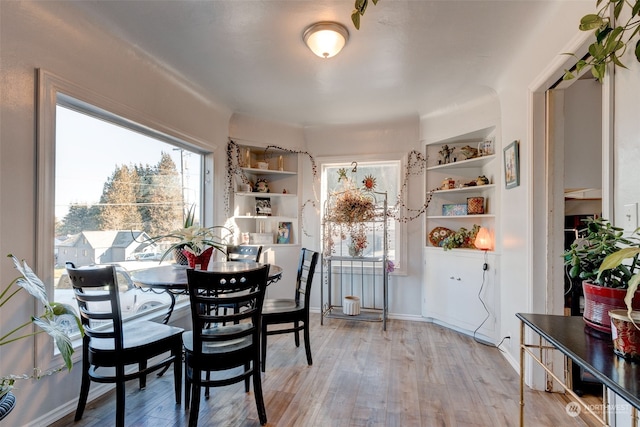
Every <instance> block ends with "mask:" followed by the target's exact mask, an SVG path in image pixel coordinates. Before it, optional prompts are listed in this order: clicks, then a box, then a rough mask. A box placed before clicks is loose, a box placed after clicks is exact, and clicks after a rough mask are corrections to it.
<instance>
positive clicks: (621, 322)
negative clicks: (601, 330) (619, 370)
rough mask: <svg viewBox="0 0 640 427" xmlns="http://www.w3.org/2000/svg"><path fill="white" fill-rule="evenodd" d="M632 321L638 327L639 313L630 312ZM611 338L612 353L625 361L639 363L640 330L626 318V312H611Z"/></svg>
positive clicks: (639, 322)
mask: <svg viewBox="0 0 640 427" xmlns="http://www.w3.org/2000/svg"><path fill="white" fill-rule="evenodd" d="M631 316H632V317H633V321H634V322H635V323H636V325H638V326H639V327H640V313H639V312H635V311H634V312H632V313H631ZM609 317H611V326H612V328H611V338H612V339H613V352H614V353H615V354H617V355H618V356H621V357H624V358H625V359H633V360H639V361H640V330H638V328H637V327H636V326H635V325H634V324H633V322H631V320H630V319H629V317H628V316H627V310H611V311H610V312H609Z"/></svg>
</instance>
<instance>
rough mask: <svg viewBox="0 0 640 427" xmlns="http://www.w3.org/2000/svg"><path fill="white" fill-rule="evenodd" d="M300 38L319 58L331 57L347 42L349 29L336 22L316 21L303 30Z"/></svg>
mask: <svg viewBox="0 0 640 427" xmlns="http://www.w3.org/2000/svg"><path fill="white" fill-rule="evenodd" d="M302 38H303V39H304V42H305V43H306V44H307V46H309V49H311V51H312V52H313V53H315V54H316V55H318V56H319V57H320V58H331V57H332V56H335V55H337V54H338V52H340V51H341V50H342V48H343V47H344V45H345V44H346V43H347V40H349V31H347V29H346V28H345V27H344V26H343V25H342V24H338V23H337V22H317V23H315V24H313V25H311V26H310V27H309V28H307V29H306V30H305V31H304V34H303V36H302Z"/></svg>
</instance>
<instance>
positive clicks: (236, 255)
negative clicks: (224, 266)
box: [227, 245, 262, 262]
mask: <svg viewBox="0 0 640 427" xmlns="http://www.w3.org/2000/svg"><path fill="white" fill-rule="evenodd" d="M260 254H262V246H249V245H236V246H234V245H229V246H227V261H240V262H260Z"/></svg>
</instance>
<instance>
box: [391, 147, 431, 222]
mask: <svg viewBox="0 0 640 427" xmlns="http://www.w3.org/2000/svg"><path fill="white" fill-rule="evenodd" d="M427 159H428V157H427V156H425V155H424V154H422V153H421V152H419V151H417V150H411V151H410V152H409V156H408V158H407V169H406V170H405V173H404V179H403V180H402V186H401V187H400V192H399V193H398V198H397V201H396V205H395V207H394V208H393V209H392V210H390V212H389V215H390V216H391V217H392V218H393V219H395V220H396V221H398V222H404V223H406V222H409V221H413V220H414V219H418V218H419V217H420V215H422V214H423V213H426V211H427V208H428V207H429V203H431V198H432V197H433V193H434V192H435V191H436V190H437V189H434V190H430V191H428V192H427V194H426V195H425V201H424V203H423V204H422V206H420V208H418V209H412V208H410V207H409V206H407V204H406V203H405V194H406V191H407V187H408V184H409V177H410V176H411V175H422V174H424V171H425V170H426V168H427ZM403 211H406V212H407V214H406V215H401V212H403Z"/></svg>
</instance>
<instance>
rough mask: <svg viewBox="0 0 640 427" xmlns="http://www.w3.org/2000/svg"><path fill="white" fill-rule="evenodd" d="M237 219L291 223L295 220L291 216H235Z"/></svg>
mask: <svg viewBox="0 0 640 427" xmlns="http://www.w3.org/2000/svg"><path fill="white" fill-rule="evenodd" d="M234 218H237V219H272V220H275V221H293V220H294V219H297V218H296V217H293V216H280V215H235V216H234Z"/></svg>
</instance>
